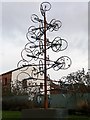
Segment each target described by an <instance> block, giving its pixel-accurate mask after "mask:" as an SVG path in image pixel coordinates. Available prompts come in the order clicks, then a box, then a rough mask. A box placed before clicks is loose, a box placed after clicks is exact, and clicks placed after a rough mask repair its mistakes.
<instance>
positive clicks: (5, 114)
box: [2, 111, 21, 120]
mask: <svg viewBox="0 0 90 120" xmlns="http://www.w3.org/2000/svg"><path fill="white" fill-rule="evenodd" d="M2 118H3V120H4V119H5V118H21V112H20V111H2Z"/></svg>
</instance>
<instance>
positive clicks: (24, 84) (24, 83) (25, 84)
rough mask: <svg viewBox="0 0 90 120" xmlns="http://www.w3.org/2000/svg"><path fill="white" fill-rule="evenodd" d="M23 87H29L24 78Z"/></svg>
mask: <svg viewBox="0 0 90 120" xmlns="http://www.w3.org/2000/svg"><path fill="white" fill-rule="evenodd" d="M22 87H23V88H27V80H23V81H22Z"/></svg>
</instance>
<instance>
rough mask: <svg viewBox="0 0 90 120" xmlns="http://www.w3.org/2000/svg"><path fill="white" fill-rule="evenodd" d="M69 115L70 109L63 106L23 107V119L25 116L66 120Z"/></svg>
mask: <svg viewBox="0 0 90 120" xmlns="http://www.w3.org/2000/svg"><path fill="white" fill-rule="evenodd" d="M67 117H68V110H67V109H63V108H48V109H44V108H40V109H38V108H37V109H23V110H22V120H25V118H26V119H27V118H30V120H31V119H33V118H34V119H35V118H47V119H48V118H51V119H54V120H64V119H65V120H66V119H67Z"/></svg>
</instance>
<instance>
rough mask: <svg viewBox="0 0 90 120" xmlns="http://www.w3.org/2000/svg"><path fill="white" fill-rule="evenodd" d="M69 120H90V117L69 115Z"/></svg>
mask: <svg viewBox="0 0 90 120" xmlns="http://www.w3.org/2000/svg"><path fill="white" fill-rule="evenodd" d="M68 120H90V116H89V117H88V116H80V115H69V117H68Z"/></svg>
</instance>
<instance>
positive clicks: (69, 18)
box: [0, 2, 88, 79]
mask: <svg viewBox="0 0 90 120" xmlns="http://www.w3.org/2000/svg"><path fill="white" fill-rule="evenodd" d="M40 3H41V2H2V39H1V40H0V43H1V44H0V45H1V46H0V58H1V69H0V73H5V72H8V71H9V70H13V69H15V68H16V67H17V63H18V61H19V60H21V56H20V55H21V51H22V49H23V48H24V46H25V44H26V43H28V40H27V39H26V33H27V29H28V28H29V27H30V26H32V25H34V24H33V23H32V22H31V20H30V17H31V15H32V14H33V13H35V14H37V15H38V16H39V17H40V18H42V15H41V13H40V10H39V7H40ZM51 5H52V8H51V10H50V11H48V12H47V21H50V20H51V19H53V18H55V19H58V20H60V21H62V27H61V28H60V29H59V31H58V32H52V33H47V34H48V37H49V36H50V38H51V39H54V38H55V37H57V36H60V37H61V38H64V39H65V40H67V42H68V48H67V49H66V50H64V51H61V52H59V53H58V54H57V53H56V54H55V52H52V53H51V52H50V53H48V54H50V55H51V59H53V60H54V58H55V60H56V59H57V58H58V57H61V56H62V55H65V56H69V57H70V58H71V60H72V65H71V67H70V68H69V69H67V70H59V71H57V72H56V71H54V70H53V69H51V70H49V71H48V73H50V76H51V78H52V79H60V77H61V76H64V75H67V74H69V73H71V72H74V71H77V70H82V68H85V70H86V71H87V70H88V2H51ZM42 19H43V18H42ZM53 56H55V57H54V58H53Z"/></svg>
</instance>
